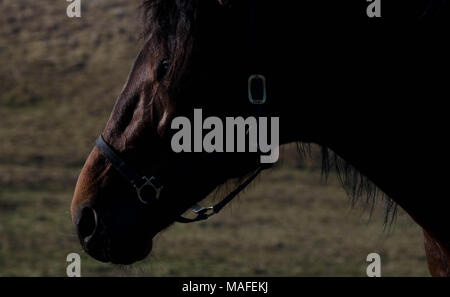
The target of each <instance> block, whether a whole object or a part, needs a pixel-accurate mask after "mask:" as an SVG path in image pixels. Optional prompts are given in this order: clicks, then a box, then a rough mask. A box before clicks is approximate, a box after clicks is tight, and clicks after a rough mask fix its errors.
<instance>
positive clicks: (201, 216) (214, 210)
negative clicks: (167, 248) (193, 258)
mask: <svg viewBox="0 0 450 297" xmlns="http://www.w3.org/2000/svg"><path fill="white" fill-rule="evenodd" d="M264 169H265V168H264V167H263V166H260V167H258V169H256V171H255V172H254V173H253V174H252V175H251V176H250V177H249V178H247V179H246V180H245V181H244V182H243V183H242V184H240V185H239V186H238V187H237V188H236V189H235V190H234V191H233V192H231V193H230V194H228V195H227V196H226V197H225V198H223V199H222V200H221V201H220V202H219V203H217V204H215V205H214V206H212V207H201V206H199V205H195V206H194V207H193V208H191V210H192V211H193V212H194V213H196V214H197V216H196V217H195V218H192V219H190V218H186V217H183V216H180V217H178V218H177V219H175V221H176V222H178V223H193V222H198V221H203V220H206V219H207V218H209V217H210V216H212V215H215V214H218V213H219V212H220V211H221V210H222V208H224V207H225V205H227V204H228V203H230V202H231V201H232V200H233V199H234V198H235V197H236V196H237V195H238V194H239V193H240V192H241V191H242V190H244V189H245V188H246V187H247V186H248V185H249V184H250V183H251V182H252V181H253V180H254V179H255V178H256V177H257V176H258V175H259V174H260V173H261V171H262V170H264ZM208 212H209V213H208Z"/></svg>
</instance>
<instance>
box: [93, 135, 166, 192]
mask: <svg viewBox="0 0 450 297" xmlns="http://www.w3.org/2000/svg"><path fill="white" fill-rule="evenodd" d="M95 146H96V147H97V149H98V150H99V151H100V153H101V154H102V155H103V156H104V157H105V158H106V159H108V161H109V162H110V163H111V165H112V166H113V167H114V168H115V169H116V170H117V171H118V172H119V173H120V174H121V175H122V176H123V177H124V178H125V179H127V180H128V182H130V184H131V185H132V186H133V187H135V188H136V189H137V188H139V187H140V186H142V184H143V183H145V180H144V179H143V175H141V174H139V173H138V172H137V171H136V170H135V169H134V168H133V167H130V166H128V165H127V164H126V163H125V162H124V161H123V160H122V159H121V158H120V157H119V155H118V154H117V153H116V152H115V151H114V149H113V148H112V147H111V146H110V145H109V144H108V143H107V142H106V141H105V139H103V136H102V135H100V136H99V137H98V138H97V140H96V141H95ZM154 183H157V184H160V183H159V182H158V181H157V180H156V179H155V180H154Z"/></svg>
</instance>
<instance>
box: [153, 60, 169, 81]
mask: <svg viewBox="0 0 450 297" xmlns="http://www.w3.org/2000/svg"><path fill="white" fill-rule="evenodd" d="M169 67H170V63H169V61H168V60H162V61H161V63H159V65H158V69H157V71H156V79H157V80H158V81H161V80H163V78H164V76H165V75H166V73H167V71H168V70H169Z"/></svg>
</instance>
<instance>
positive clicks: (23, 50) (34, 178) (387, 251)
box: [0, 0, 428, 276]
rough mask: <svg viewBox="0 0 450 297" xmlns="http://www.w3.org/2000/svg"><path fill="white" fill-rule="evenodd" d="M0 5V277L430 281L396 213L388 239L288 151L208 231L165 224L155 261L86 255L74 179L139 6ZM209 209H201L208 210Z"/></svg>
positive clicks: (115, 89) (111, 1)
mask: <svg viewBox="0 0 450 297" xmlns="http://www.w3.org/2000/svg"><path fill="white" fill-rule="evenodd" d="M66 5H67V2H66V1H62V0H61V1H54V0H53V1H50V0H42V1H39V2H32V1H26V0H0V15H2V16H3V17H2V18H0V276H65V270H66V266H67V264H68V263H67V262H66V256H67V255H68V254H69V253H72V252H77V253H80V255H81V257H82V275H83V276H365V275H366V274H365V270H366V265H367V263H366V261H365V260H366V256H367V255H368V254H369V253H372V252H377V253H379V254H380V255H381V260H382V275H383V276H427V275H428V273H427V269H426V259H425V254H424V249H423V242H422V233H421V230H420V228H419V227H418V226H417V225H415V224H414V223H413V222H412V220H411V219H410V218H409V217H408V216H407V215H405V214H404V213H403V212H402V211H400V213H399V216H398V219H397V222H396V223H395V225H394V226H393V227H391V228H388V229H387V230H384V229H383V219H384V214H383V210H382V205H377V207H376V208H375V212H374V213H373V215H372V217H371V218H369V211H367V210H364V208H363V207H356V208H354V209H352V208H351V207H350V201H349V199H348V198H347V197H346V195H345V192H344V191H343V189H342V188H341V187H340V185H339V182H338V180H337V178H336V177H335V176H334V175H332V176H331V177H330V179H329V182H328V184H327V185H325V184H323V183H322V182H321V178H320V169H319V168H318V164H317V160H315V159H312V160H301V159H300V158H299V157H298V155H297V153H296V152H295V149H294V148H293V147H290V146H289V147H284V148H283V155H282V157H283V160H282V162H281V164H280V165H279V166H278V167H277V168H275V169H273V170H271V171H269V172H265V173H263V175H262V176H261V178H260V179H259V181H258V182H257V183H255V184H254V185H253V186H251V187H250V189H249V190H247V191H246V192H245V193H244V194H242V195H241V197H240V198H239V199H238V201H237V202H234V203H233V204H232V205H231V207H227V209H225V210H224V211H223V212H222V213H221V214H220V215H218V216H217V217H214V218H212V219H211V220H210V221H208V222H201V223H198V224H193V225H180V224H177V225H174V226H173V227H171V228H170V229H168V230H167V231H165V232H163V233H162V234H160V235H158V237H157V238H156V239H155V248H154V252H153V254H152V255H151V256H150V257H148V258H147V259H146V260H145V261H142V262H140V263H137V264H135V265H132V266H128V267H121V266H115V265H111V264H102V263H100V262H97V261H95V260H93V259H91V258H90V257H88V256H87V254H85V253H84V252H83V251H82V250H81V247H80V245H79V243H78V240H77V238H76V236H75V233H74V228H73V226H72V223H71V221H70V216H69V206H70V202H71V198H72V192H73V189H74V186H75V182H76V178H77V175H78V173H79V171H80V169H81V166H82V165H83V162H84V160H85V158H86V157H87V154H88V153H89V151H90V150H91V149H92V146H93V141H94V140H95V137H96V136H97V135H98V134H99V133H100V132H101V130H102V129H103V127H104V125H105V123H106V120H107V118H108V116H109V113H110V112H111V109H112V106H113V104H114V101H115V98H116V97H117V95H118V94H119V92H120V89H121V88H122V85H123V83H124V82H125V79H126V76H127V73H128V70H129V68H130V66H131V63H132V61H133V59H134V57H135V55H136V54H137V52H138V50H139V44H140V42H139V41H138V36H139V23H138V21H137V20H138V10H137V7H138V5H139V1H125V0H108V1H106V0H97V1H82V5H83V7H82V8H83V15H82V18H81V19H69V18H67V17H66V14H65V9H66ZM205 204H206V202H205Z"/></svg>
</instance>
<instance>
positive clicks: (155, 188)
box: [135, 176, 163, 204]
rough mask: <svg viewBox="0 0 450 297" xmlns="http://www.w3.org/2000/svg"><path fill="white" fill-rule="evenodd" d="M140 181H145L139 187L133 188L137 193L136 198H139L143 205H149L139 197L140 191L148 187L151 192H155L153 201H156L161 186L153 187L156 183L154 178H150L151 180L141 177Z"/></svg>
mask: <svg viewBox="0 0 450 297" xmlns="http://www.w3.org/2000/svg"><path fill="white" fill-rule="evenodd" d="M142 179H143V180H144V181H145V182H144V183H143V184H142V185H141V186H135V188H136V192H137V196H138V198H139V200H140V201H141V202H142V203H144V204H149V203H150V202H149V201H146V200H144V199H143V198H142V197H141V191H142V189H144V188H145V187H147V186H150V187H152V188H153V190H154V191H155V199H154V200H158V199H159V196H160V194H161V190H162V188H163V186H159V187H158V186H156V185H155V183H154V182H155V181H156V178H155V177H153V176H152V177H151V178H147V177H146V176H143V177H142Z"/></svg>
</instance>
